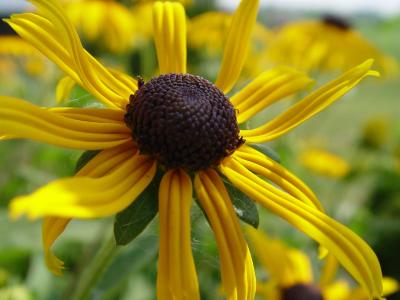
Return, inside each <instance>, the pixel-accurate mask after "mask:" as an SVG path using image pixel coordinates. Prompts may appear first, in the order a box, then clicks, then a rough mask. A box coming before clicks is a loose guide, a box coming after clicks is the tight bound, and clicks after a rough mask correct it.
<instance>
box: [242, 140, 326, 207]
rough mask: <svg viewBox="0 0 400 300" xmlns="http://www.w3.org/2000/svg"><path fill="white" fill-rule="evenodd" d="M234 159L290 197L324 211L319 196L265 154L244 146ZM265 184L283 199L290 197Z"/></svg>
mask: <svg viewBox="0 0 400 300" xmlns="http://www.w3.org/2000/svg"><path fill="white" fill-rule="evenodd" d="M234 157H235V158H236V159H237V160H238V161H240V163H241V164H243V165H244V166H245V167H246V168H248V169H249V170H251V171H252V172H255V173H257V174H259V175H262V176H264V177H265V178H267V179H268V180H270V181H271V182H273V183H274V184H275V185H277V186H279V187H280V188H281V189H283V190H284V191H285V192H287V193H288V194H289V195H292V196H293V197H296V198H297V199H299V200H301V201H303V202H304V203H306V204H308V205H311V206H313V207H315V208H317V209H318V210H320V211H323V210H324V209H323V207H322V204H321V203H320V202H319V200H318V198H317V196H315V194H314V193H313V191H312V190H311V189H310V188H309V187H308V186H307V185H306V184H305V183H304V182H303V181H302V180H300V179H299V178H297V177H296V176H295V175H294V174H293V173H291V172H290V171H289V170H287V169H286V168H284V167H283V166H282V165H280V164H279V163H277V162H276V161H274V160H273V159H271V158H269V157H268V156H266V155H264V154H263V153H261V152H259V151H257V150H255V149H254V148H252V147H250V146H247V145H243V146H242V147H240V148H239V149H237V150H236V151H235V153H234ZM265 184H266V186H269V187H272V189H273V191H274V192H276V193H279V194H280V195H281V196H282V197H288V196H289V195H287V194H286V195H285V193H284V192H282V193H281V192H280V191H279V190H278V189H276V188H274V187H273V186H272V185H268V184H267V183H265ZM289 201H290V200H289Z"/></svg>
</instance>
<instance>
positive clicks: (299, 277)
mask: <svg viewBox="0 0 400 300" xmlns="http://www.w3.org/2000/svg"><path fill="white" fill-rule="evenodd" d="M248 233H249V237H250V240H251V242H252V243H251V244H252V245H253V247H254V252H255V254H256V256H257V258H258V260H259V261H260V263H261V265H262V266H263V267H264V268H265V270H266V271H267V272H268V274H269V277H268V280H267V281H266V282H265V281H264V282H261V281H260V282H257V293H258V294H259V295H260V296H262V298H263V299H266V300H296V299H307V300H368V299H371V298H370V297H369V295H368V294H366V293H365V290H363V289H361V288H351V287H350V285H349V284H348V282H347V281H344V280H338V281H334V279H335V276H336V272H337V269H338V261H337V260H336V258H335V257H333V256H332V255H329V256H328V257H327V258H326V259H325V265H324V268H323V269H322V273H321V278H320V280H319V282H316V281H315V280H314V276H313V270H312V266H311V261H310V259H309V258H308V257H307V255H306V254H305V253H303V252H302V251H300V250H298V249H295V248H291V247H288V246H287V245H285V243H283V242H282V241H280V240H275V239H271V238H269V237H268V236H267V235H266V234H265V233H262V232H261V231H260V230H255V229H253V228H249V230H248ZM382 283H383V296H387V295H390V294H392V293H395V292H396V291H398V290H399V284H398V282H397V281H396V280H394V279H392V278H389V277H384V278H383V281H382Z"/></svg>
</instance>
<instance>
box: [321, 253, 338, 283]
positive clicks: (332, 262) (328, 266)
mask: <svg viewBox="0 0 400 300" xmlns="http://www.w3.org/2000/svg"><path fill="white" fill-rule="evenodd" d="M338 267H339V262H338V260H337V259H336V257H334V256H333V255H332V254H330V255H328V256H327V257H326V258H325V262H324V267H323V268H322V272H321V277H320V279H319V285H320V286H321V287H326V286H328V285H329V284H331V283H332V282H333V280H334V279H335V276H336V273H337V270H338Z"/></svg>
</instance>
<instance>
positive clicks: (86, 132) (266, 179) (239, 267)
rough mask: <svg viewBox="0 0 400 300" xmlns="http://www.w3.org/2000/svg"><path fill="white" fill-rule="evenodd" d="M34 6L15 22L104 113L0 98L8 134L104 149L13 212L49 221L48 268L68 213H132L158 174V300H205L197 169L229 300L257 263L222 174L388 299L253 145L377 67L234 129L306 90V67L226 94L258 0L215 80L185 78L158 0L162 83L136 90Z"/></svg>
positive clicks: (352, 238) (175, 21)
mask: <svg viewBox="0 0 400 300" xmlns="http://www.w3.org/2000/svg"><path fill="white" fill-rule="evenodd" d="M31 2H32V3H33V4H34V5H35V6H36V7H37V9H38V11H37V13H27V14H16V15H13V16H12V17H11V18H10V19H9V20H7V22H9V24H11V26H12V27H13V28H14V29H15V30H16V31H17V32H18V33H19V34H20V35H21V36H22V37H23V38H24V39H25V40H27V41H29V42H30V43H32V44H33V45H34V46H35V47H37V48H38V49H39V50H40V51H41V52H42V53H43V54H45V55H46V56H47V57H49V58H50V59H51V60H53V61H54V62H55V63H56V64H57V65H58V66H59V67H60V68H61V69H62V70H63V71H65V72H66V73H67V74H68V75H69V76H70V77H71V78H72V79H73V80H74V81H76V82H77V83H78V84H79V85H81V86H82V87H83V88H85V89H86V90H87V91H88V92H90V93H91V94H92V95H94V96H95V97H96V98H97V99H98V100H99V101H100V102H101V103H103V104H104V105H105V106H107V107H108V108H103V109H95V108H90V109H79V108H41V107H37V106H35V105H32V104H30V103H28V102H26V101H23V100H20V99H15V98H10V97H1V98H0V134H3V136H2V138H3V139H10V138H28V139H33V140H36V141H40V142H44V143H48V144H52V145H56V146H60V147H67V148H74V149H83V150H100V153H99V154H97V155H96V156H95V157H94V158H93V159H92V160H90V161H89V162H88V163H87V164H86V165H85V166H84V167H83V168H82V169H81V170H80V171H79V172H78V173H77V174H76V176H74V177H69V178H64V179H60V180H56V181H54V182H51V183H49V184H48V185H46V186H44V187H42V188H40V189H38V190H37V191H36V192H34V193H33V194H31V195H26V196H20V197H17V198H15V199H14V200H13V201H12V203H11V205H10V212H11V216H12V217H18V216H20V215H27V216H28V217H29V218H32V219H34V218H39V217H44V218H45V219H44V225H43V243H44V248H45V257H46V260H47V264H48V265H49V267H50V269H52V270H53V271H54V272H55V273H56V274H59V273H60V272H61V269H62V267H63V263H62V262H61V260H59V259H58V258H57V257H56V256H55V255H54V254H53V253H52V252H51V249H50V248H51V246H52V244H53V243H54V241H55V240H56V239H57V237H58V236H59V235H60V234H61V233H62V232H63V230H64V228H65V227H66V225H67V224H68V222H69V221H70V220H71V219H72V218H81V219H91V218H99V217H104V216H110V215H113V214H115V213H117V212H120V211H122V210H124V209H125V208H126V207H127V206H128V205H130V204H131V203H132V202H133V201H135V199H136V198H137V197H138V195H140V194H141V193H142V191H143V190H144V189H145V188H146V187H147V186H148V185H149V184H150V182H151V181H152V180H153V179H154V177H155V174H156V170H157V168H160V169H161V170H164V175H163V177H162V180H161V184H160V188H159V218H160V249H159V258H158V279H157V293H158V298H160V299H199V297H200V296H199V291H198V281H197V274H196V271H195V265H194V261H193V255H192V250H191V239H190V214H189V210H190V207H191V204H192V196H193V195H192V180H191V177H190V175H191V174H193V175H194V190H195V191H196V194H197V198H198V202H199V204H200V205H201V206H202V209H203V210H204V212H205V213H206V214H207V217H208V220H209V223H210V225H211V227H212V229H213V231H214V234H215V238H216V241H217V246H218V249H219V252H220V261H221V278H222V285H223V287H224V293H225V295H227V297H228V298H229V299H253V298H254V294H255V275H254V269H253V264H252V260H251V256H250V252H249V249H248V247H247V244H246V241H245V239H244V236H243V233H242V231H241V230H240V225H239V222H238V219H237V217H236V215H235V211H234V209H233V206H232V203H231V201H230V198H229V194H228V192H227V190H226V188H225V186H224V183H223V181H222V180H221V176H220V173H222V174H224V175H225V176H226V177H227V178H228V179H229V180H230V181H231V182H232V183H233V184H234V185H235V186H236V187H237V188H238V189H240V190H241V191H243V192H244V193H245V194H247V195H248V196H249V197H251V198H252V199H254V200H255V201H256V202H258V203H260V204H261V205H262V206H264V207H266V208H268V209H270V210H272V211H273V212H274V213H276V214H277V215H279V216H281V217H283V218H284V219H286V220H287V221H288V222H290V223H291V224H292V225H294V226H295V227H297V228H298V229H300V230H301V231H303V232H304V233H306V234H308V235H309V236H310V237H312V238H313V239H315V240H316V241H318V243H320V244H321V245H322V246H323V247H325V248H326V249H328V250H329V251H331V253H333V254H334V255H335V256H336V257H337V258H338V259H339V261H340V262H341V263H342V264H343V265H344V266H345V267H346V268H347V270H349V272H350V273H351V274H352V275H353V276H354V277H355V278H356V280H357V281H359V282H360V284H361V285H362V286H363V287H364V288H365V290H366V291H367V292H368V294H369V295H371V297H374V298H380V296H381V290H382V289H381V280H382V278H381V270H380V266H379V262H378V260H377V258H376V256H375V254H374V252H373V251H372V250H371V249H370V247H369V246H368V245H367V244H366V243H365V242H364V241H363V240H362V239H361V238H359V237H358V236H357V235H356V234H354V233H353V232H352V231H350V230H349V229H348V228H347V227H345V226H343V225H341V224H339V223H338V222H336V221H334V220H333V219H331V218H329V217H328V216H327V215H325V214H324V213H323V211H322V207H321V205H320V203H319V202H318V200H317V199H316V197H315V196H314V194H313V193H312V192H311V190H310V189H309V188H308V187H307V186H306V185H305V184H304V183H303V182H302V181H301V180H299V179H297V178H296V177H295V176H294V175H293V174H292V173H290V172H289V171H288V170H286V169H285V168H284V167H282V166H281V165H279V164H278V163H276V162H275V161H273V160H272V159H270V158H269V157H267V156H265V155H264V154H262V153H260V152H258V151H257V150H255V149H254V148H252V147H251V144H252V143H261V142H266V141H271V140H273V139H275V138H278V137H279V136H281V135H283V134H285V133H286V132H288V131H290V130H291V129H293V128H294V127H296V126H297V125H300V124H301V123H302V122H303V121H305V120H307V119H308V118H310V117H311V116H313V115H314V114H316V113H318V112H320V111H321V110H322V109H324V108H325V107H326V106H328V105H329V104H331V103H333V102H334V101H335V100H337V99H339V98H340V96H342V95H343V94H345V93H346V92H347V91H349V90H350V89H352V88H353V87H354V86H355V85H357V84H358V83H359V82H360V81H361V80H362V79H363V78H364V77H366V76H369V75H377V74H376V72H375V71H371V70H370V68H371V64H372V61H371V60H368V61H366V62H364V63H362V64H361V65H359V66H357V67H355V68H353V69H351V70H349V71H348V72H346V73H344V74H343V75H342V76H340V77H339V78H337V79H336V80H334V81H332V82H330V83H328V84H326V85H324V86H322V87H321V88H319V89H317V90H315V91H314V92H312V93H310V94H309V95H308V96H306V97H305V98H304V99H302V100H301V101H299V102H297V103H296V104H295V105H293V106H292V107H291V108H290V109H289V110H287V111H286V112H284V113H282V114H281V115H279V116H277V117H276V118H274V119H272V120H271V121H269V122H266V123H265V124H264V125H262V126H260V127H257V128H254V129H251V130H239V124H242V123H244V122H246V121H247V120H248V119H250V118H251V117H252V116H254V115H255V114H257V113H258V112H260V111H261V110H263V109H264V108H266V107H268V106H269V105H271V104H273V103H274V102H276V101H278V100H280V99H282V98H284V97H285V96H288V95H291V94H293V93H296V92H297V91H299V90H302V89H304V88H306V87H308V86H309V85H310V83H312V80H310V79H309V78H308V77H307V76H306V75H304V74H303V73H300V72H297V71H294V70H292V69H289V68H275V69H272V70H270V71H267V72H265V73H262V74H261V75H260V76H259V77H257V78H256V79H255V80H254V81H252V82H250V83H249V84H248V85H247V86H246V87H244V88H243V89H242V90H241V91H240V92H238V93H237V94H235V95H233V96H232V97H230V99H229V98H228V96H227V95H228V93H229V92H230V91H231V89H232V87H233V86H234V85H235V82H236V80H237V78H238V77H239V74H240V71H241V69H242V66H243V63H244V60H245V57H246V50H247V48H248V41H249V39H250V35H251V31H252V27H253V25H254V23H255V20H256V15H257V10H258V1H255V0H242V1H241V3H240V6H239V8H238V9H237V10H236V12H235V14H234V16H233V19H232V22H231V27H230V29H229V31H228V33H227V34H228V38H227V42H226V47H225V52H224V56H223V60H222V64H221V68H220V72H219V74H218V76H217V80H216V83H215V84H212V83H211V82H209V81H207V80H206V79H204V78H201V77H198V76H195V75H192V74H187V73H186V22H185V21H186V17H185V11H184V9H183V6H182V5H181V4H179V3H171V2H157V3H155V5H154V8H153V17H154V23H153V25H154V26H153V29H154V35H155V44H156V48H157V57H158V62H159V69H160V75H159V76H158V77H155V78H153V79H151V80H150V81H148V82H146V83H144V82H141V81H139V83H138V84H136V81H135V80H133V79H132V78H130V77H129V76H128V75H126V74H121V73H119V72H116V71H113V70H111V71H110V70H108V69H107V68H105V67H104V66H103V65H101V64H100V63H99V62H98V61H97V60H96V59H95V58H93V57H92V56H91V55H90V54H89V53H88V52H87V51H85V49H84V48H83V47H82V44H81V42H80V40H79V37H78V34H77V32H76V31H75V29H74V27H73V25H72V23H71V22H70V20H69V19H68V17H67V15H66V14H65V13H64V10H63V7H62V6H61V5H60V3H59V2H57V1H56V0H31ZM259 175H261V176H262V177H259ZM278 187H280V188H281V189H279V188H278Z"/></svg>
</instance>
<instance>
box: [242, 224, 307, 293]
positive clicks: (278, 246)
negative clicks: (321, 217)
mask: <svg viewBox="0 0 400 300" xmlns="http://www.w3.org/2000/svg"><path fill="white" fill-rule="evenodd" d="M247 232H248V233H249V237H250V240H251V242H252V245H253V247H254V250H255V253H256V255H257V258H258V259H259V260H260V262H261V263H262V264H263V266H264V267H265V268H266V270H267V272H268V273H269V275H270V276H271V280H272V281H274V282H276V283H277V284H278V285H279V286H281V287H290V286H293V285H296V284H310V283H312V282H313V275H312V269H311V263H310V260H309V259H308V257H307V256H306V255H305V254H304V253H302V252H301V251H299V250H296V249H292V248H289V247H288V246H286V245H285V244H284V243H283V242H281V241H279V240H275V239H270V238H269V237H268V236H267V235H266V234H265V233H263V232H261V231H260V230H256V229H254V228H250V227H248V230H247Z"/></svg>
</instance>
